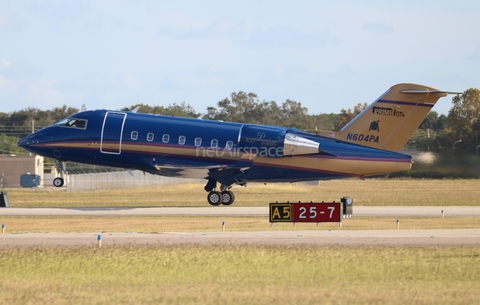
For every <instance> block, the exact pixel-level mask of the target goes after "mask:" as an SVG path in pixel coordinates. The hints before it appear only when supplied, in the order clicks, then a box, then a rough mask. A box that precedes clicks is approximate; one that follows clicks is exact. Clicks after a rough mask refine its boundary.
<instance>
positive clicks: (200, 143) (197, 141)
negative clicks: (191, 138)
mask: <svg viewBox="0 0 480 305" xmlns="http://www.w3.org/2000/svg"><path fill="white" fill-rule="evenodd" d="M200 145H202V138H195V146H200Z"/></svg>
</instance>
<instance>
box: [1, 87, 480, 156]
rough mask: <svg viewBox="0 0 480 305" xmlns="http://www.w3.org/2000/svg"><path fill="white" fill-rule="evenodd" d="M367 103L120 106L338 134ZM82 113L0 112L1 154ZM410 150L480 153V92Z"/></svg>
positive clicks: (417, 137)
mask: <svg viewBox="0 0 480 305" xmlns="http://www.w3.org/2000/svg"><path fill="white" fill-rule="evenodd" d="M367 106H368V105H367V104H366V103H364V104H357V105H356V106H354V107H353V108H348V109H342V110H341V111H340V113H329V114H327V113H321V114H309V113H308V109H307V108H306V107H304V106H302V104H301V103H300V102H297V101H295V100H288V99H287V100H286V101H285V102H283V103H281V104H278V103H277V102H275V101H265V100H260V99H259V98H258V96H257V94H255V93H253V92H250V93H247V92H244V91H238V92H233V93H232V94H231V95H230V96H229V97H226V98H224V99H223V100H220V101H218V102H217V104H216V106H210V107H208V108H207V109H206V111H205V112H204V113H199V112H197V111H195V109H193V108H192V107H191V106H190V105H189V104H188V103H185V102H183V103H180V104H177V103H174V104H169V105H168V106H151V105H145V104H135V105H132V106H130V107H125V108H122V109H121V110H123V111H130V110H133V109H135V108H137V107H139V110H138V112H144V113H152V114H163V115H171V116H182V117H191V118H196V117H199V116H202V115H203V119H209V120H222V121H231V122H239V123H251V124H264V125H275V126H284V127H290V128H297V129H300V130H303V131H306V132H311V133H315V132H316V131H318V130H327V131H338V130H340V129H341V128H342V127H343V126H344V125H345V124H346V123H348V122H349V121H350V120H352V119H353V118H354V117H355V116H356V115H357V114H359V113H360V112H361V111H362V110H363V109H365V108H366V107H367ZM81 110H85V107H84V106H82V108H81V109H77V108H74V107H68V106H66V105H64V106H62V107H56V108H53V109H52V110H40V109H38V108H26V109H23V110H20V111H14V112H12V113H3V112H0V154H21V153H22V151H23V150H22V149H20V148H19V147H18V146H17V145H16V143H17V141H18V139H19V138H22V137H24V136H26V135H28V134H30V133H31V132H32V131H36V130H39V129H41V128H43V127H46V126H49V125H51V124H53V123H55V122H57V121H59V120H61V119H63V118H65V117H67V116H69V115H71V114H75V113H77V112H79V111H81ZM407 148H412V149H417V150H422V151H433V152H452V151H455V153H457V154H478V153H480V151H479V150H480V90H479V89H476V88H471V89H468V90H466V91H465V92H463V94H460V95H457V96H454V97H453V99H452V108H451V109H450V111H449V113H448V115H444V114H440V115H439V114H438V113H437V112H436V111H431V112H430V113H429V114H428V116H427V117H426V118H425V120H424V121H423V122H422V124H421V125H420V127H419V128H418V129H417V131H416V132H415V134H414V135H413V136H412V138H411V140H410V141H409V143H408V144H407Z"/></svg>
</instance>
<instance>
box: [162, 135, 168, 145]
mask: <svg viewBox="0 0 480 305" xmlns="http://www.w3.org/2000/svg"><path fill="white" fill-rule="evenodd" d="M169 141H170V135H168V134H164V135H163V137H162V142H163V143H168V142H169Z"/></svg>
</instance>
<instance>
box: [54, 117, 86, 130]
mask: <svg viewBox="0 0 480 305" xmlns="http://www.w3.org/2000/svg"><path fill="white" fill-rule="evenodd" d="M87 122H88V121H87V120H82V119H75V118H66V119H63V120H61V121H60V122H57V123H55V125H57V126H62V127H70V128H78V129H86V128H87Z"/></svg>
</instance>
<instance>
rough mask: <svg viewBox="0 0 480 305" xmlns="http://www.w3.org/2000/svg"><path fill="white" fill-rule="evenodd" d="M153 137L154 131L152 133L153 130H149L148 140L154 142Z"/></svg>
mask: <svg viewBox="0 0 480 305" xmlns="http://www.w3.org/2000/svg"><path fill="white" fill-rule="evenodd" d="M153 137H154V135H153V133H152V132H149V133H148V134H147V141H149V142H152V141H153Z"/></svg>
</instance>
